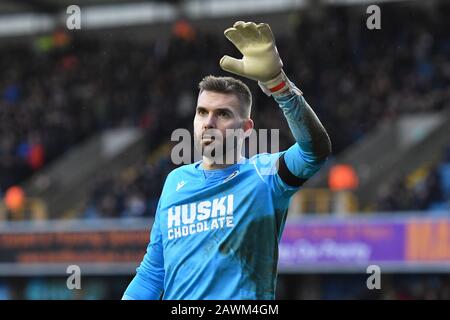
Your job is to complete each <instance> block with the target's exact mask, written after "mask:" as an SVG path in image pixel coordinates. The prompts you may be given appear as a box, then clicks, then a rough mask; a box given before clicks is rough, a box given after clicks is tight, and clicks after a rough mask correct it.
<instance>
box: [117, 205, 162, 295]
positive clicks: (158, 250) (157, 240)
mask: <svg viewBox="0 0 450 320" xmlns="http://www.w3.org/2000/svg"><path fill="white" fill-rule="evenodd" d="M164 276H165V272H164V257H163V246H162V235H161V229H160V226H159V204H158V210H157V212H156V216H155V221H154V223H153V227H152V231H151V234H150V243H149V244H148V246H147V252H146V254H145V255H144V259H143V260H142V262H141V264H140V266H139V267H138V268H137V269H136V275H135V277H134V278H133V280H132V281H131V282H130V284H129V285H128V287H127V289H126V290H125V293H124V295H123V297H122V299H123V300H158V299H160V298H161V294H162V292H163V289H164Z"/></svg>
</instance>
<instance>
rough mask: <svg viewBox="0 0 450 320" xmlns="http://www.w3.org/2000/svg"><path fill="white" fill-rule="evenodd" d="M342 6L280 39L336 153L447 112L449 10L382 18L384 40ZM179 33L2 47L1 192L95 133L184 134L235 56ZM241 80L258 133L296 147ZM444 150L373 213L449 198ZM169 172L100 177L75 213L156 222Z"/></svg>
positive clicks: (160, 166) (149, 166)
mask: <svg viewBox="0 0 450 320" xmlns="http://www.w3.org/2000/svg"><path fill="white" fill-rule="evenodd" d="M346 10H347V9H340V8H337V9H336V8H333V9H329V10H324V11H323V13H322V14H323V15H324V16H323V17H321V19H315V18H314V17H313V16H309V15H305V16H303V15H300V14H299V15H293V16H292V18H291V20H290V21H289V23H290V24H292V27H293V30H295V32H293V34H291V35H285V36H281V35H280V36H278V35H277V44H278V47H279V50H280V53H281V55H282V59H283V61H284V65H285V70H286V73H287V74H288V75H289V76H290V78H291V80H293V81H294V82H295V83H296V84H297V85H298V86H299V87H300V88H301V89H302V91H303V92H304V94H305V97H306V98H307V100H308V102H309V103H310V105H311V106H312V107H313V108H314V109H315V110H316V112H317V113H318V115H319V117H320V119H321V120H322V122H323V123H324V125H325V127H326V128H327V130H328V132H329V134H330V136H331V140H332V143H333V152H334V154H338V153H339V152H341V151H342V150H344V149H345V148H346V147H348V146H349V145H351V144H352V143H354V142H356V141H358V140H359V139H361V138H362V137H364V136H365V135H366V134H367V133H368V132H370V131H371V130H372V129H373V128H374V127H375V126H376V125H377V124H379V123H380V122H381V121H382V120H383V119H389V118H395V117H398V116H399V115H402V114H405V113H415V112H422V111H440V110H443V109H444V108H449V107H450V105H449V101H450V86H449V84H450V60H449V59H448V56H449V55H450V29H449V28H447V27H446V25H447V17H448V15H449V14H450V7H449V6H444V7H442V10H440V12H437V14H436V15H433V17H430V16H428V15H427V14H425V13H424V12H421V11H420V10H418V9H410V11H408V12H407V13H405V12H404V11H401V10H400V9H395V8H392V10H387V11H383V18H384V20H383V21H384V24H383V32H380V33H377V32H370V33H369V32H366V31H361V29H362V28H361V25H360V24H364V23H365V20H363V18H364V17H362V20H361V21H358V22H357V23H356V22H355V20H354V19H350V18H349V14H348V12H347V11H346ZM323 21H326V23H323ZM412 21H414V22H413V23H412ZM181 27H182V28H180V25H178V26H177V28H174V32H173V36H172V37H171V38H170V39H159V40H155V41H149V42H148V43H140V42H136V41H133V40H132V39H128V40H125V39H112V38H111V39H108V36H107V33H105V35H106V36H105V37H104V38H103V39H98V38H97V37H93V38H91V37H88V36H79V35H76V36H74V35H72V34H66V33H64V32H63V31H58V32H56V33H55V34H54V35H52V36H50V37H42V38H40V39H36V41H35V42H34V43H33V45H30V44H27V45H24V44H16V45H11V46H7V47H2V48H1V49H0V55H1V56H2V59H1V60H0V67H1V70H2V73H1V74H0V94H1V96H0V119H1V123H2V126H1V127H0V192H1V193H2V194H5V193H6V192H7V190H8V188H9V187H11V186H13V185H17V184H20V183H23V182H24V181H25V180H26V179H28V178H30V177H31V175H32V174H33V173H36V172H37V171H39V170H41V169H42V168H43V167H45V166H46V165H47V164H49V163H50V162H52V161H54V160H55V159H57V158H58V157H59V156H61V155H62V154H64V153H65V152H67V151H68V150H70V149H71V148H72V147H73V146H75V145H76V144H78V143H80V142H81V141H83V140H85V139H87V138H88V137H90V136H92V135H93V134H95V133H98V132H100V131H101V130H105V129H108V128H116V127H122V126H136V127H140V128H143V129H145V130H146V132H147V136H148V141H149V143H148V154H149V157H150V155H151V154H152V151H153V150H154V149H155V148H156V147H157V146H158V145H160V144H161V143H165V142H167V141H169V140H170V133H171V132H172V131H173V130H174V129H176V128H190V129H191V124H192V119H193V113H194V108H195V103H196V96H197V83H198V82H199V81H200V80H201V78H202V77H204V76H205V75H208V74H216V75H223V74H224V73H223V71H221V70H220V69H219V67H218V61H219V59H220V58H221V56H222V55H223V54H230V53H233V52H236V51H235V49H234V48H233V47H232V46H231V44H229V43H228V42H227V41H226V39H225V38H224V37H218V36H217V35H216V34H214V35H211V34H208V33H206V32H205V31H202V30H195V29H194V28H193V27H192V26H190V25H189V24H186V23H183V25H181ZM180 30H182V32H181V31H180ZM390 31H392V32H390ZM394 31H395V32H394ZM438 66H439V67H438ZM248 84H249V86H250V88H251V89H252V92H253V93H254V107H253V111H252V116H253V119H254V120H255V123H256V127H257V128H280V129H281V130H280V138H281V141H282V146H281V147H282V148H285V147H287V146H289V145H290V144H291V143H293V140H292V138H291V137H290V134H289V131H288V129H287V126H286V123H285V121H284V119H283V116H282V114H281V112H280V111H279V110H278V108H277V106H276V104H275V103H274V102H273V101H272V100H271V99H269V98H268V97H266V96H265V95H264V94H263V93H262V92H261V91H260V90H259V88H258V87H257V86H256V84H255V83H250V82H248ZM387 143H388V142H387ZM449 150H450V146H449ZM449 154H450V151H447V152H446V155H445V156H444V157H443V158H442V159H440V160H439V164H438V163H436V164H434V165H433V166H432V167H429V168H426V170H422V171H421V172H422V173H423V172H425V173H426V174H422V175H419V176H420V179H419V178H417V175H416V179H415V180H414V183H413V182H408V181H409V180H411V179H409V178H410V177H405V179H402V180H401V181H396V182H395V183H393V184H392V186H391V187H390V188H389V189H388V190H383V191H382V192H381V193H380V197H379V201H378V202H377V204H376V209H379V210H388V211H392V210H394V211H395V210H414V209H426V208H428V207H430V206H433V205H438V204H436V203H441V204H442V203H445V202H446V201H447V202H448V201H450V200H449V197H450V195H449V194H446V193H445V192H444V190H442V187H441V186H442V183H441V182H440V181H441V180H442V179H444V180H445V181H447V184H448V180H449V179H450V177H449V176H448V172H449V169H448V167H449V163H450V155H449ZM443 167H445V168H446V169H441V168H443ZM173 168H174V165H173V164H172V163H171V161H170V158H168V157H162V158H160V159H158V160H157V161H152V162H151V161H144V162H143V163H141V165H139V166H136V167H132V168H127V169H126V170H124V171H123V172H111V174H110V175H107V176H98V177H97V178H96V181H97V182H96V183H95V185H93V186H92V192H91V196H90V199H89V201H88V202H87V203H86V205H85V210H84V212H83V213H82V215H83V216H84V217H88V218H89V217H126V216H151V215H153V214H154V210H155V208H156V203H157V199H158V197H159V193H160V191H161V187H162V183H163V181H164V179H165V177H166V175H167V173H168V172H169V171H170V170H172V169H173ZM408 179H409V180H408ZM407 180H408V181H407ZM405 181H406V182H405ZM419 182H420V183H419Z"/></svg>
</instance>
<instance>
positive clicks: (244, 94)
mask: <svg viewBox="0 0 450 320" xmlns="http://www.w3.org/2000/svg"><path fill="white" fill-rule="evenodd" d="M198 88H199V89H200V92H199V94H200V93H202V92H203V91H212V92H218V93H233V94H234V95H236V96H237V98H238V99H239V101H240V102H241V114H242V115H243V116H244V117H245V118H250V112H251V109H252V93H251V92H250V89H249V88H248V86H247V85H246V84H245V83H244V82H242V81H241V80H239V79H236V78H233V77H216V76H212V75H209V76H206V77H204V78H203V79H202V81H200V83H199V84H198Z"/></svg>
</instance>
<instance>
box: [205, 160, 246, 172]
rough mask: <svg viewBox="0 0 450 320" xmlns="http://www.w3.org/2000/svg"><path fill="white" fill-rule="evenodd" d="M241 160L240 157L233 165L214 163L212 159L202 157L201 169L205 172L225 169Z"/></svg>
mask: <svg viewBox="0 0 450 320" xmlns="http://www.w3.org/2000/svg"><path fill="white" fill-rule="evenodd" d="M241 159H242V157H241V158H240V159H239V160H238V161H237V162H234V163H215V161H214V159H210V158H207V157H203V161H202V168H203V169H205V170H215V169H225V168H228V167H229V166H232V165H234V164H236V163H238V162H239V161H241Z"/></svg>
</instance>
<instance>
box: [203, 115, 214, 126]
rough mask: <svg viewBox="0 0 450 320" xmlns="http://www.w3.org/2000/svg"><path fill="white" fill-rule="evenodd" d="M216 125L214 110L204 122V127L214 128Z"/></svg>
mask: <svg viewBox="0 0 450 320" xmlns="http://www.w3.org/2000/svg"><path fill="white" fill-rule="evenodd" d="M215 127H216V120H215V117H214V114H213V113H212V112H210V113H209V115H208V117H206V119H205V122H203V129H213V128H215Z"/></svg>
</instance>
